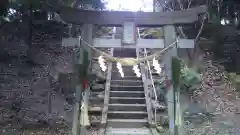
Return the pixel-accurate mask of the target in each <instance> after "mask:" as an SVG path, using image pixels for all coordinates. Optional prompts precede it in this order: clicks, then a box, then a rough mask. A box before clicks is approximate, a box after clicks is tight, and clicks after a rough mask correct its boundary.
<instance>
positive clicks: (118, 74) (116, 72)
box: [112, 69, 137, 78]
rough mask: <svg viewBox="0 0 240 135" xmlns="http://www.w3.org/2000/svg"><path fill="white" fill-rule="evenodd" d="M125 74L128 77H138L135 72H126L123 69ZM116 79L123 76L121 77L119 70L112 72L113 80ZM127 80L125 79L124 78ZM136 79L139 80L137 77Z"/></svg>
mask: <svg viewBox="0 0 240 135" xmlns="http://www.w3.org/2000/svg"><path fill="white" fill-rule="evenodd" d="M123 74H124V76H125V75H128V76H136V74H135V73H134V72H133V71H131V70H130V71H129V70H124V69H123ZM115 77H121V75H120V73H119V72H118V69H116V70H115V69H113V70H112V78H115ZM124 78H125V77H124ZM136 78H137V76H136Z"/></svg>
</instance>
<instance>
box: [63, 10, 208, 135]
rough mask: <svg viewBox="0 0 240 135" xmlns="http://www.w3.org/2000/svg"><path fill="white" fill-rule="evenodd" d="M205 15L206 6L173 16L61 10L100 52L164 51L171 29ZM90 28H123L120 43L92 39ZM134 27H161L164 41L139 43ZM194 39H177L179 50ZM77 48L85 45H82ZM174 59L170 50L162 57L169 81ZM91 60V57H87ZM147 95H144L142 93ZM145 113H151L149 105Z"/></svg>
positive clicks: (171, 108) (67, 41)
mask: <svg viewBox="0 0 240 135" xmlns="http://www.w3.org/2000/svg"><path fill="white" fill-rule="evenodd" d="M205 12H207V7H206V6H199V7H197V8H190V9H187V10H184V11H174V12H163V13H159V12H157V13H156V12H121V11H90V10H79V9H73V8H68V7H61V8H60V16H61V18H62V19H63V20H64V21H66V22H68V23H72V24H84V27H83V33H82V35H81V37H82V39H83V40H84V41H86V42H87V43H89V44H91V45H93V46H94V47H99V48H120V47H123V48H165V47H166V46H167V45H170V44H172V43H173V42H175V41H176V32H175V26H174V25H182V24H192V23H194V22H196V21H197V20H198V18H199V14H202V13H205ZM93 25H102V26H122V27H123V36H122V39H102V38H92V37H93V34H92V31H93ZM136 27H163V30H164V39H140V38H137V37H136ZM78 43H79V39H78V38H65V39H63V40H62V45H63V46H74V45H76V44H78ZM194 43H195V41H194V40H193V39H180V41H179V45H178V47H179V48H194ZM80 44H83V45H84V44H86V43H83V42H81V43H80ZM172 56H177V48H176V47H173V48H171V49H170V50H169V51H167V53H165V55H164V63H165V70H166V77H167V78H168V79H170V80H171V70H172V66H171V58H172ZM89 58H91V57H89ZM145 94H146V92H145ZM173 95H174V94H173V88H170V89H169V91H168V94H167V98H168V115H169V129H170V134H171V135H175V131H174V129H175V128H174V125H175V121H174V105H173V103H174V102H175V101H174V97H173ZM146 102H147V107H148V108H147V110H148V112H149V111H150V108H149V104H150V103H149V101H148V100H146Z"/></svg>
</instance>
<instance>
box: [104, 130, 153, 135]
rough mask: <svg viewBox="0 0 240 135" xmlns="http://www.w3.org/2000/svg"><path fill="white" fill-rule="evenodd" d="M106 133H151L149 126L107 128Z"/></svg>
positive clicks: (112, 134) (110, 134)
mask: <svg viewBox="0 0 240 135" xmlns="http://www.w3.org/2000/svg"><path fill="white" fill-rule="evenodd" d="M106 135H151V131H150V129H147V128H107V129H106Z"/></svg>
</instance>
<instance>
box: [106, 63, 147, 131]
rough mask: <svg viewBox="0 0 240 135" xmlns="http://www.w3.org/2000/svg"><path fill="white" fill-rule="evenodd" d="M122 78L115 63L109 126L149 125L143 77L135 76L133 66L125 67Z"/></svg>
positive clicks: (132, 126) (130, 126)
mask: <svg viewBox="0 0 240 135" xmlns="http://www.w3.org/2000/svg"><path fill="white" fill-rule="evenodd" d="M123 70H124V74H125V75H126V76H125V77H124V78H121V76H120V74H119V73H118V69H117V68H116V64H113V69H112V77H111V78H112V79H111V84H110V96H109V105H108V106H109V107H108V127H112V128H143V127H147V125H148V121H147V117H148V114H147V110H146V101H145V95H144V89H143V83H142V80H141V78H137V77H135V75H134V73H133V71H132V67H123Z"/></svg>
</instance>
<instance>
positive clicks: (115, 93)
mask: <svg viewBox="0 0 240 135" xmlns="http://www.w3.org/2000/svg"><path fill="white" fill-rule="evenodd" d="M144 96H145V95H144V91H110V97H144Z"/></svg>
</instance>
